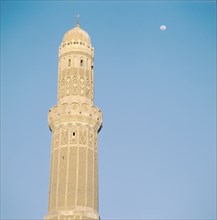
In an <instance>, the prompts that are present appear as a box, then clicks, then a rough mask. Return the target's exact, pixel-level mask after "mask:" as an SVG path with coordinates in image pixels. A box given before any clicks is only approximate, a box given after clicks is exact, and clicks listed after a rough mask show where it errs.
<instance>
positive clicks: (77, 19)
mask: <svg viewBox="0 0 217 220" xmlns="http://www.w3.org/2000/svg"><path fill="white" fill-rule="evenodd" d="M75 26H76V27H80V25H79V15H76V25H75Z"/></svg>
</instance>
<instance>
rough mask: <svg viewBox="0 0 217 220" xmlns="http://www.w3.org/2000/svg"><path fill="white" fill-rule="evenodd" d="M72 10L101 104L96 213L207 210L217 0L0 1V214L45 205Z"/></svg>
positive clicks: (30, 211) (211, 186)
mask: <svg viewBox="0 0 217 220" xmlns="http://www.w3.org/2000/svg"><path fill="white" fill-rule="evenodd" d="M77 13H79V14H80V24H81V27H82V28H83V29H85V30H86V31H87V32H88V33H89V35H90V36H91V39H92V44H93V46H94V48H95V104H96V105H97V106H98V107H100V108H101V109H102V111H103V129H102V130H101V132H100V135H99V212H100V216H101V219H102V220H106V219H215V218H216V2H215V1H214V0H213V1H208V0H207V1H190V0H189V1H132V2H130V1H126V2H125V1H119V2H114V1H107V2H100V1H91V2H89V1H86V2H80V1H79V2H75V1H73V2H72V1H1V218H2V219H42V218H43V217H44V215H46V214H47V206H48V185H49V166H50V144H51V133H50V131H49V129H48V124H47V113H48V110H49V109H50V108H51V107H52V106H53V105H55V104H56V103H57V65H58V47H59V45H60V43H61V40H62V37H63V35H64V33H65V32H66V31H67V30H69V29H71V28H73V27H74V26H75V16H76V14H77ZM161 24H165V25H166V26H167V30H166V31H164V32H163V31H160V29H159V27H160V25H161Z"/></svg>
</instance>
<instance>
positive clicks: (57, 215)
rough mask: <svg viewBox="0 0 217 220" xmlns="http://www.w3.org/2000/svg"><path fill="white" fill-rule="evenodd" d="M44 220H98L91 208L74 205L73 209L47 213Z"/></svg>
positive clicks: (97, 215) (96, 214)
mask: <svg viewBox="0 0 217 220" xmlns="http://www.w3.org/2000/svg"><path fill="white" fill-rule="evenodd" d="M44 219H45V220H99V219H100V218H99V214H98V213H97V212H96V211H95V210H93V209H92V208H87V207H76V209H75V210H61V211H56V212H54V213H49V214H48V215H47V216H45V218H44Z"/></svg>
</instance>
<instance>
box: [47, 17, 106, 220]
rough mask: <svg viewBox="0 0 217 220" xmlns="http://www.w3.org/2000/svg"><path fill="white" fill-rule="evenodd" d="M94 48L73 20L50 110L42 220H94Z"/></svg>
mask: <svg viewBox="0 0 217 220" xmlns="http://www.w3.org/2000/svg"><path fill="white" fill-rule="evenodd" d="M93 62H94V49H93V47H92V45H91V41H90V37H89V35H88V34H87V32H85V31H84V30H82V29H81V28H80V26H79V24H78V21H76V27H75V28H73V29H71V30H69V31H68V32H67V33H66V34H65V35H64V37H63V40H62V43H61V45H60V47H59V67H58V68H59V69H58V104H57V105H56V106H54V107H53V108H51V109H50V110H49V114H48V123H49V128H50V130H51V131H52V144H51V166H50V190H49V205H48V214H47V216H46V217H45V219H46V220H54V219H55V220H57V219H58V220H59V219H61V220H72V219H73V220H75V219H76V220H88V219H91V220H98V219H99V214H98V146H97V140H98V137H97V136H98V133H99V131H100V129H101V127H102V112H101V111H100V110H99V109H98V108H97V107H96V106H94V103H93V101H94V71H93V70H94V67H93V66H94V65H93Z"/></svg>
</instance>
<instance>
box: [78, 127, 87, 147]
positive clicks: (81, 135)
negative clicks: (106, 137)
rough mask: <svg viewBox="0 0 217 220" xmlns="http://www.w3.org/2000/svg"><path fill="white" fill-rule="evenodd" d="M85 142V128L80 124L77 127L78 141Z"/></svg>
mask: <svg viewBox="0 0 217 220" xmlns="http://www.w3.org/2000/svg"><path fill="white" fill-rule="evenodd" d="M86 142H87V128H86V126H83V125H81V126H80V128H79V143H80V144H86Z"/></svg>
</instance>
